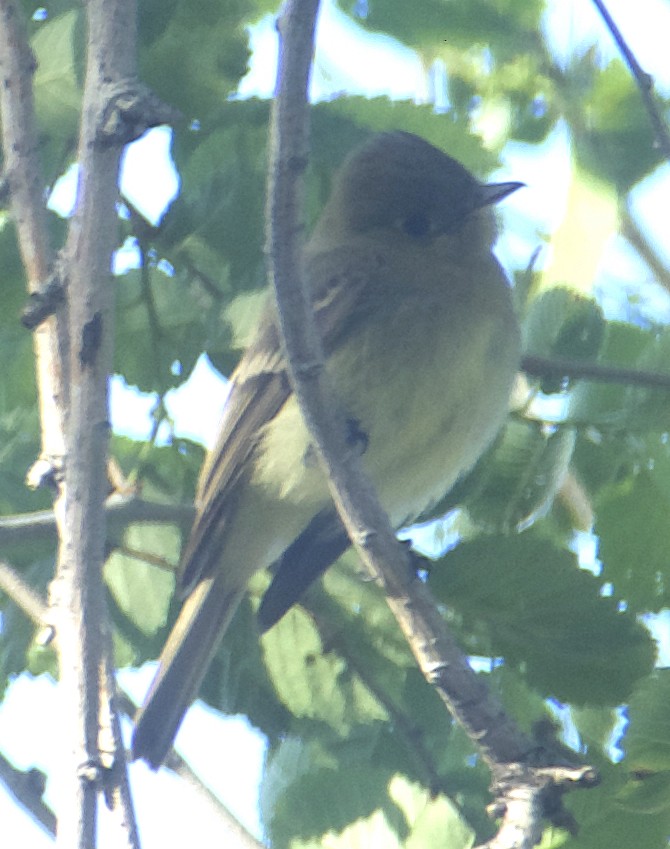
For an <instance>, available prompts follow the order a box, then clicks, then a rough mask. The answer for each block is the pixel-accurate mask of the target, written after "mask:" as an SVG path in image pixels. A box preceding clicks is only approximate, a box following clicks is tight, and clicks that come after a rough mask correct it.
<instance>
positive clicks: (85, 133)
mask: <svg viewBox="0 0 670 849" xmlns="http://www.w3.org/2000/svg"><path fill="white" fill-rule="evenodd" d="M86 13H87V59H86V74H85V83H84V94H83V102H82V121H81V128H80V135H79V146H78V153H77V158H78V162H79V184H78V189H77V201H76V208H75V214H74V216H73V218H72V219H71V222H70V227H69V231H68V237H67V242H66V247H65V251H64V258H63V263H64V268H65V276H66V279H67V281H68V306H69V327H70V339H71V350H70V360H69V362H70V378H71V393H70V410H69V421H68V429H67V448H68V451H67V458H68V459H67V465H66V468H65V484H64V488H63V492H62V495H61V498H60V499H59V502H57V512H58V511H59V510H60V511H62V515H63V523H62V528H61V530H62V532H61V540H62V549H61V557H60V559H59V567H58V575H57V579H56V582H55V592H54V596H55V606H56V610H57V627H58V647H59V658H60V690H61V693H62V698H63V700H64V701H65V705H64V710H63V716H64V717H67V718H68V721H69V723H70V726H69V727H68V728H66V729H64V738H65V739H67V740H68V743H69V747H68V754H67V757H66V759H65V760H64V763H65V764H66V766H65V769H64V770H63V776H62V778H61V781H60V782H59V787H60V790H61V792H62V797H61V804H60V807H59V814H60V815H59V829H58V840H59V843H60V844H61V845H62V846H63V847H68V849H73V847H82V849H83V847H87V849H88V847H93V846H95V843H96V821H97V799H98V792H99V791H100V789H101V788H102V787H103V786H104V779H105V770H104V767H105V764H104V763H103V762H102V761H101V756H100V750H99V723H100V716H101V699H100V694H101V692H102V690H103V688H104V682H103V681H102V680H101V678H102V675H101V672H102V670H103V668H104V664H105V663H106V653H107V645H106V628H107V624H106V617H107V614H106V607H105V599H104V589H103V582H102V565H103V562H104V557H105V511H104V501H105V497H106V489H107V477H106V463H107V447H108V433H109V422H108V413H107V404H108V399H107V379H108V374H109V372H110V367H111V362H112V357H111V354H112V344H113V333H114V328H113V316H114V311H113V304H112V293H113V287H112V286H111V285H110V275H111V258H112V252H113V250H114V248H115V246H116V241H117V236H116V234H117V229H118V228H117V223H118V222H117V214H116V202H117V196H118V190H117V183H118V171H119V162H120V157H121V152H122V149H123V145H124V143H125V142H126V141H129V140H130V139H131V138H134V137H135V135H134V134H135V132H136V127H135V118H134V116H133V114H132V110H131V114H130V120H129V121H128V122H127V123H126V125H125V126H126V131H127V132H126V133H125V134H124V132H123V129H122V128H123V127H124V121H125V120H126V118H127V117H128V115H127V113H126V112H124V110H123V109H119V102H118V98H119V92H120V91H121V90H123V89H124V87H126V86H127V81H128V80H132V79H134V78H135V73H136V29H137V27H136V14H137V9H136V3H135V0H89V2H88V3H87V4H86ZM112 116H113V117H114V120H112ZM110 122H111V123H110ZM110 127H111V129H110ZM111 709H112V711H113V706H112V708H111ZM114 759H115V766H116V767H117V768H118V769H119V770H120V771H122V772H123V773H124V775H125V769H126V767H125V755H124V752H123V749H122V748H121V749H116V750H115V752H114ZM124 816H125V817H126V818H127V820H128V821H129V822H131V823H132V820H133V811H132V808H126V809H125V811H124ZM133 831H134V824H132V825H131V828H130V829H129V831H128V832H127V833H126V835H125V837H126V839H127V840H128V842H129V844H130V843H131V839H130V838H129V834H130V833H131V832H133Z"/></svg>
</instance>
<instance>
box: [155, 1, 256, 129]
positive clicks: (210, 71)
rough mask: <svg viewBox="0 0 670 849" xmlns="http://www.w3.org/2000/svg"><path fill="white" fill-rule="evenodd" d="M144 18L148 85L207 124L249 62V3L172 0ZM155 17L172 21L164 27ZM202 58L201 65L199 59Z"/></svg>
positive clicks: (191, 116)
mask: <svg viewBox="0 0 670 849" xmlns="http://www.w3.org/2000/svg"><path fill="white" fill-rule="evenodd" d="M163 6H164V4H160V6H159V5H158V4H156V11H155V12H154V14H151V13H150V12H151V10H150V9H149V10H147V13H145V14H143V15H142V16H141V17H140V23H141V24H142V25H143V29H142V30H141V36H142V37H143V39H144V40H145V48H144V49H143V50H142V52H141V53H140V69H141V75H142V78H143V79H144V81H145V82H146V83H147V84H148V85H150V86H151V88H152V89H153V90H154V91H155V93H156V94H157V95H158V96H159V97H160V98H161V99H162V100H164V101H165V102H166V103H170V104H171V105H173V106H175V107H177V109H179V110H180V111H181V112H182V113H183V114H184V115H185V116H186V118H187V120H189V121H190V120H193V119H194V118H195V119H200V120H203V119H204V118H205V117H206V116H207V115H208V114H209V113H210V112H211V111H212V110H214V109H216V108H217V107H218V106H219V104H220V103H222V102H223V101H225V100H226V98H227V97H228V96H229V95H230V94H231V93H232V92H233V91H234V90H235V88H236V87H237V84H238V82H239V80H240V78H241V77H242V76H243V75H244V74H245V73H246V70H247V62H248V59H249V48H248V37H247V34H246V32H245V29H244V25H245V24H247V23H248V22H249V20H248V16H249V14H250V13H251V12H252V10H253V8H254V7H253V5H252V4H247V3H245V2H243V0H239V2H235V3H221V2H218V0H195V2H194V0H172V2H171V3H170V6H169V7H168V9H167V11H168V12H169V13H171V14H169V16H166V14H165V13H166V10H165V9H164V8H163ZM155 18H158V19H161V18H163V19H165V18H167V22H166V23H165V24H164V25H163V26H161V25H158V24H157V22H156V20H155ZM195 56H197V62H194V61H193V57H195Z"/></svg>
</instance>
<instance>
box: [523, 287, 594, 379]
mask: <svg viewBox="0 0 670 849" xmlns="http://www.w3.org/2000/svg"><path fill="white" fill-rule="evenodd" d="M605 327H606V325H605V319H604V316H603V314H602V311H601V309H600V307H599V306H598V305H597V304H596V303H595V301H593V299H592V298H587V297H585V296H584V295H581V294H580V293H579V292H577V291H576V290H574V289H570V288H568V287H567V286H555V287H553V288H551V289H548V290H545V291H543V292H541V293H540V294H539V295H538V296H537V297H536V298H534V299H533V300H532V301H531V303H530V305H529V308H528V313H527V315H526V318H525V319H524V322H523V348H524V352H525V353H526V354H532V355H535V356H543V357H550V358H551V357H558V358H569V359H574V360H577V361H586V362H591V361H593V360H595V359H596V358H597V356H598V353H599V352H600V349H601V347H602V344H603V340H604V337H605ZM565 388H566V387H565V385H564V384H563V382H561V381H557V380H556V379H555V378H551V379H544V380H543V381H542V384H541V389H542V392H544V393H545V394H547V395H548V394H551V393H555V392H560V391H561V390H564V389H565Z"/></svg>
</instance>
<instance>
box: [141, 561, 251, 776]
mask: <svg viewBox="0 0 670 849" xmlns="http://www.w3.org/2000/svg"><path fill="white" fill-rule="evenodd" d="M225 577H226V576H225V573H223V572H222V571H220V570H217V573H216V574H215V575H214V576H212V577H211V578H205V579H204V580H202V581H200V583H198V584H197V585H196V587H195V588H194V590H193V592H192V593H191V594H190V595H189V597H188V598H187V599H186V601H185V602H184V606H183V607H182V610H181V612H180V614H179V617H178V619H177V621H176V623H175V625H174V628H173V629H172V632H171V633H170V636H169V638H168V641H167V643H166V644H165V648H164V649H163V651H162V653H161V657H160V661H159V668H158V672H157V673H156V677H155V678H154V681H153V683H152V685H151V689H150V690H149V693H148V695H147V697H146V699H145V701H144V705H143V706H142V708H141V709H140V711H139V712H138V714H137V717H136V719H135V731H134V733H133V742H132V751H133V758H144V760H146V761H147V762H148V763H149V764H150V765H151V766H152V767H153V768H154V769H157V768H158V767H159V766H160V765H161V763H162V762H163V761H164V760H165V757H166V755H167V753H168V752H169V750H170V747H171V746H172V743H173V741H174V738H175V736H176V734H177V731H178V729H179V726H180V724H181V721H182V719H183V718H184V714H185V713H186V711H187V709H188V707H189V705H190V704H191V702H192V701H193V700H194V699H195V697H196V696H197V694H198V690H199V689H200V684H201V683H202V679H203V678H204V676H205V673H206V671H207V667H208V666H209V664H210V661H211V660H212V657H213V655H214V654H215V652H216V650H217V648H218V646H219V643H220V642H221V638H222V637H223V635H224V633H225V631H226V628H227V627H228V625H229V624H230V621H231V619H232V618H233V614H234V613H235V611H236V610H237V606H238V605H239V603H240V600H241V599H242V596H243V595H244V590H237V591H231V590H230V588H229V587H228V588H227V587H226V586H225V583H226V581H225Z"/></svg>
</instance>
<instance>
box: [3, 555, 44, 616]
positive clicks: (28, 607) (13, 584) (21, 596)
mask: <svg viewBox="0 0 670 849" xmlns="http://www.w3.org/2000/svg"><path fill="white" fill-rule="evenodd" d="M0 590H2V592H3V593H4V594H5V595H6V596H7V597H8V598H11V600H12V601H13V602H14V604H16V605H17V607H19V608H20V609H21V610H22V611H23V612H24V613H25V614H26V616H27V617H28V618H29V619H31V620H32V621H33V622H34V623H35V624H36V625H45V624H46V622H47V611H48V608H47V605H46V603H45V602H44V600H43V599H42V597H41V596H40V594H39V593H38V592H37V590H34V589H33V588H32V587H31V586H30V584H28V583H27V582H26V581H24V580H23V578H22V577H21V575H20V574H19V573H18V572H17V571H16V569H15V568H14V567H13V566H10V565H9V563H7V562H6V561H5V560H0Z"/></svg>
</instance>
